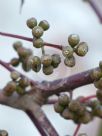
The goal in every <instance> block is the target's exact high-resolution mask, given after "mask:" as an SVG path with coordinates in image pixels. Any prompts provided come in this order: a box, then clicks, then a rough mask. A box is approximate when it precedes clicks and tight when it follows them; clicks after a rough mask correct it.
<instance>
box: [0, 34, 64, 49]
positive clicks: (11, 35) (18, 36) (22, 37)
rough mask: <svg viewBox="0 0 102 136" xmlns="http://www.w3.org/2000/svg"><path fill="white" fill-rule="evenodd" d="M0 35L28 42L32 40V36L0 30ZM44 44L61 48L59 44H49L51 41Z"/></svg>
mask: <svg viewBox="0 0 102 136" xmlns="http://www.w3.org/2000/svg"><path fill="white" fill-rule="evenodd" d="M0 35H1V36H6V37H11V38H17V39H21V40H25V41H28V42H33V38H29V37H25V36H21V35H15V34H10V33H3V32H0ZM44 45H45V46H48V47H53V48H56V49H59V50H62V46H61V45H57V44H51V43H47V42H45V43H44Z"/></svg>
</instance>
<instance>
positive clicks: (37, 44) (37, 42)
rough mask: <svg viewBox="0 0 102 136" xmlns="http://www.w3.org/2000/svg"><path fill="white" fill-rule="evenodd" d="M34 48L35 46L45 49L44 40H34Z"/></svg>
mask: <svg viewBox="0 0 102 136" xmlns="http://www.w3.org/2000/svg"><path fill="white" fill-rule="evenodd" d="M33 46H34V47H35V48H41V47H43V46H44V41H43V39H41V38H38V39H34V40H33Z"/></svg>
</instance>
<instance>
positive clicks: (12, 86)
mask: <svg viewBox="0 0 102 136" xmlns="http://www.w3.org/2000/svg"><path fill="white" fill-rule="evenodd" d="M15 89H16V83H15V82H14V81H10V82H8V84H7V85H6V86H5V87H4V88H3V91H4V94H5V95H6V96H11V95H12V94H13V92H14V91H15Z"/></svg>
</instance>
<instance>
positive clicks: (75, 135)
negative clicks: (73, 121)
mask: <svg viewBox="0 0 102 136" xmlns="http://www.w3.org/2000/svg"><path fill="white" fill-rule="evenodd" d="M80 127H81V124H78V125H77V127H76V129H75V132H74V134H73V136H77V133H78V131H79V129H80Z"/></svg>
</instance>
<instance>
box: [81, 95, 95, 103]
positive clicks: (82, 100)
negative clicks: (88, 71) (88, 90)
mask: <svg viewBox="0 0 102 136" xmlns="http://www.w3.org/2000/svg"><path fill="white" fill-rule="evenodd" d="M93 98H96V95H91V96H88V97H85V98H83V99H81V100H80V101H81V102H86V101H88V100H90V99H93Z"/></svg>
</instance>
